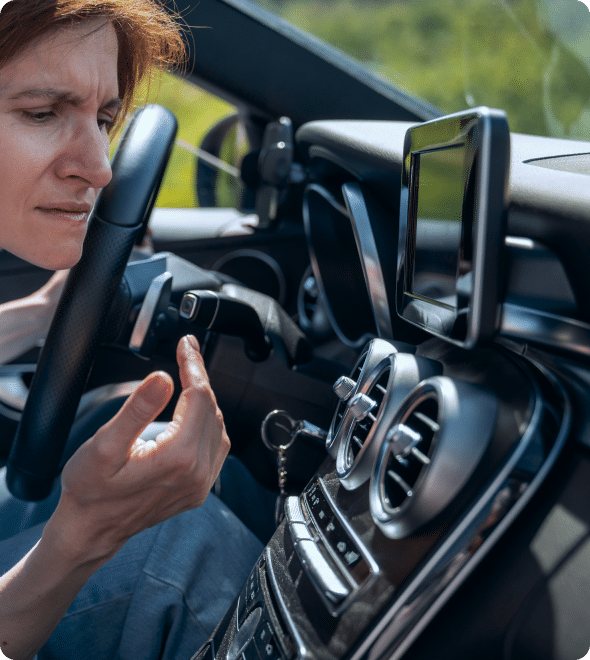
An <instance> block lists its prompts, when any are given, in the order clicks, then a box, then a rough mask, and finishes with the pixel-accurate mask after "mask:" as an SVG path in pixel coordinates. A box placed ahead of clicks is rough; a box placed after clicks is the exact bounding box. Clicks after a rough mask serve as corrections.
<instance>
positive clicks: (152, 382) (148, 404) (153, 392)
mask: <svg viewBox="0 0 590 660" xmlns="http://www.w3.org/2000/svg"><path fill="white" fill-rule="evenodd" d="M169 379H170V377H169V376H167V374H166V375H164V374H163V373H162V374H160V373H158V372H156V373H153V374H150V375H149V376H148V377H147V379H146V380H145V381H144V382H143V383H142V385H141V387H140V391H139V392H138V394H139V396H138V397H137V400H138V401H141V403H140V405H141V404H144V405H145V411H146V412H148V410H149V409H152V408H154V407H157V406H161V405H162V400H163V399H164V398H165V397H167V396H168V395H169V392H170V380H169Z"/></svg>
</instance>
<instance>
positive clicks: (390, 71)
mask: <svg viewBox="0 0 590 660" xmlns="http://www.w3.org/2000/svg"><path fill="white" fill-rule="evenodd" d="M260 4H262V5H264V6H266V7H267V8H268V9H270V10H272V11H274V12H276V13H278V14H279V15H281V16H282V17H283V18H285V19H286V20H287V21H289V22H291V23H293V24H295V25H297V26H299V27H300V28H302V29H303V30H305V31H307V32H310V33H311V34H314V35H315V36H317V37H319V38H320V39H323V40H324V41H327V42H328V43H331V44H333V45H334V46H336V47H337V48H339V49H341V50H343V51H344V52H346V53H348V54H349V55H351V56H352V57H354V58H356V59H358V60H360V61H361V62H363V63H365V64H366V65H367V66H368V67H369V68H370V69H372V70H373V71H375V72H376V73H378V74H380V75H382V76H384V77H386V78H388V79H389V80H391V81H392V82H393V83H394V84H396V85H398V86H399V87H402V88H404V89H405V90H407V91H408V92H409V93H410V94H412V95H414V96H419V97H422V98H424V99H426V100H428V101H430V102H431V103H433V104H434V105H436V106H438V107H439V108H441V109H442V110H443V111H445V112H455V111H458V110H463V109H465V108H467V107H470V106H477V105H488V106H491V107H497V108H502V109H504V110H505V111H506V112H507V114H508V120H509V124H510V128H511V130H513V131H517V132H523V133H534V134H540V135H557V136H560V137H572V138H585V139H590V74H589V71H590V15H589V14H588V11H587V9H586V8H585V7H584V6H583V5H582V3H580V2H578V1H577V0H568V1H567V2H565V3H564V2H561V1H558V0H282V1H281V2H279V1H277V0H260ZM138 98H139V99H140V100H143V101H144V100H145V99H146V98H147V99H148V100H149V101H155V102H158V103H161V104H162V105H164V106H166V107H168V108H170V109H171V110H172V111H173V112H174V113H175V115H176V116H177V118H178V120H179V125H180V129H179V135H178V137H179V139H181V140H185V141H186V142H188V143H189V144H191V145H199V143H200V142H201V140H202V137H203V135H204V134H205V132H206V131H207V130H208V129H209V128H211V127H212V126H213V125H214V124H215V123H216V122H217V121H219V119H221V118H222V117H224V116H226V115H227V114H229V113H231V112H233V110H234V109H233V108H232V107H231V106H230V105H228V104H227V103H225V102H223V101H221V100H219V99H217V98H215V97H213V96H211V95H209V94H207V93H205V92H204V91H202V90H200V89H198V88H196V87H194V86H193V85H190V84H189V83H187V82H185V81H182V80H179V79H177V78H175V77H174V76H172V75H169V74H165V75H164V76H163V78H162V79H161V81H160V82H159V83H154V84H153V85H152V86H151V89H150V90H149V93H148V92H147V90H146V89H145V88H144V89H142V90H140V92H139V95H138ZM244 150H245V146H244V141H243V139H242V140H241V139H240V138H239V136H235V135H232V136H228V139H227V140H226V143H225V144H224V148H223V154H222V156H223V157H224V158H226V159H229V160H230V161H231V162H233V164H235V163H236V162H239V158H240V157H241V155H243V153H244ZM194 176H195V156H194V155H193V154H191V153H189V152H188V151H186V150H183V149H182V148H181V147H178V146H177V147H176V148H175V149H174V152H173V155H172V158H171V162H170V165H169V168H168V171H167V174H166V176H165V179H164V182H163V185H162V190H161V192H160V195H159V197H158V201H157V204H158V205H159V206H177V207H193V206H196V199H195V193H194ZM218 196H219V202H220V204H222V205H235V204H237V202H238V200H239V196H240V189H239V186H237V185H236V182H235V180H234V179H232V177H230V176H228V175H227V174H225V173H220V177H219V192H218Z"/></svg>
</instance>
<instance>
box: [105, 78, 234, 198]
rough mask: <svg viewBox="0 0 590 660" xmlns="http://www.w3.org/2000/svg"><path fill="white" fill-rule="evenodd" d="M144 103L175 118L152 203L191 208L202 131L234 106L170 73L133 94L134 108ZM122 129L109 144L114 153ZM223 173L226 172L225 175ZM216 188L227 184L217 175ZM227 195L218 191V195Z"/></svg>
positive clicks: (232, 111)
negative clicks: (172, 144) (165, 162)
mask: <svg viewBox="0 0 590 660" xmlns="http://www.w3.org/2000/svg"><path fill="white" fill-rule="evenodd" d="M145 103H158V104H159V105H162V106H164V107H165V108H168V109H169V110H170V111H171V112H173V113H174V115H175V116H176V119H177V120H178V135H177V139H176V145H175V147H174V149H173V150H172V155H171V157H170V161H169V163H168V168H167V169H166V174H165V175H164V180H163V182H162V187H161V189H160V193H159V195H158V199H157V201H156V206H161V207H168V208H192V207H196V206H198V203H197V199H196V193H195V170H196V167H195V165H196V156H195V153H194V152H195V147H198V146H199V145H200V143H201V140H202V139H203V136H204V135H205V133H206V132H207V131H208V130H209V129H210V128H212V127H213V126H214V125H215V124H216V123H217V122H218V121H219V120H220V119H221V118H222V117H225V116H227V115H229V114H233V113H234V112H235V108H234V107H233V106H232V105H230V104H229V103H226V102H225V101H222V100H221V99H219V98H217V97H216V96H213V95H212V94H208V93H207V92H205V91H203V90H202V89H200V88H199V87H197V86H196V85H193V84H192V83H190V82H188V81H187V80H184V79H181V78H178V77H177V76H174V75H172V74H171V73H164V74H163V75H162V76H161V78H160V79H157V80H154V81H153V82H152V83H151V85H150V86H149V90H148V85H147V84H144V85H142V86H141V87H140V88H139V89H138V91H137V93H136V95H135V107H140V106H142V105H144V104H145ZM121 134H122V131H120V132H119V134H118V135H117V136H115V139H114V140H113V143H112V144H111V155H112V154H113V153H114V151H115V149H116V147H117V144H118V141H119V139H120V137H121ZM226 176H227V175H226ZM219 185H220V187H221V188H223V186H224V185H225V186H227V185H229V184H227V182H226V183H225V184H224V179H223V178H221V177H220V184H219ZM224 194H225V195H226V196H227V194H226V193H225V191H221V190H220V196H223V195H224Z"/></svg>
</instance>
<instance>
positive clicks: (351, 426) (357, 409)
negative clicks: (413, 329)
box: [336, 350, 441, 490]
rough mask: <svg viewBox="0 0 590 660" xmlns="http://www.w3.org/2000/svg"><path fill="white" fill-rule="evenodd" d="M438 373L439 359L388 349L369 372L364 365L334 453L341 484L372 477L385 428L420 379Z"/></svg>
mask: <svg viewBox="0 0 590 660" xmlns="http://www.w3.org/2000/svg"><path fill="white" fill-rule="evenodd" d="M440 373H441V366H440V364H439V363H438V362H435V361H433V360H429V359H427V358H423V357H416V356H415V355H411V354H409V353H396V352H395V351H391V350H390V352H389V353H388V354H387V355H385V356H383V358H382V359H381V360H379V361H378V362H377V363H376V364H375V365H374V366H373V369H372V370H371V371H369V370H368V369H366V368H365V370H364V372H363V379H362V383H361V384H360V386H359V387H357V391H356V392H357V393H356V394H355V395H354V396H353V397H352V398H351V399H350V402H349V404H348V407H347V409H346V411H345V413H346V416H347V418H348V422H349V423H348V424H347V425H346V427H345V428H344V424H343V431H344V430H345V431H346V433H345V434H344V433H343V438H342V441H341V442H340V444H339V446H338V452H337V455H336V471H337V473H338V476H339V478H340V481H341V483H342V485H343V486H344V487H345V488H347V489H349V490H353V489H354V488H358V487H359V486H360V485H361V484H363V483H365V482H366V481H367V480H368V479H369V477H370V476H371V471H372V469H373V465H374V463H375V460H376V458H377V455H378V453H379V448H380V446H381V444H382V443H383V441H384V439H385V436H386V434H387V430H388V429H389V427H390V425H391V422H392V420H393V417H394V416H395V414H396V412H397V410H398V408H399V406H400V405H401V403H402V401H403V400H404V399H405V397H406V396H407V395H408V394H409V393H410V392H411V391H412V389H413V388H414V387H415V386H416V385H417V384H418V383H419V382H420V381H422V380H424V379H425V378H428V377H430V376H433V375H435V374H440Z"/></svg>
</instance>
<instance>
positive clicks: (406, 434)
mask: <svg viewBox="0 0 590 660" xmlns="http://www.w3.org/2000/svg"><path fill="white" fill-rule="evenodd" d="M387 437H388V439H389V442H391V451H392V452H393V453H394V454H395V457H396V458H397V459H399V458H400V457H401V458H406V456H409V455H410V454H411V453H412V449H414V447H415V446H416V445H417V444H418V443H419V442H420V441H421V440H422V436H421V435H420V434H419V433H418V432H417V431H414V429H412V428H410V427H409V426H407V425H406V424H396V426H394V427H393V428H392V429H391V431H390V432H389V433H388V435H387Z"/></svg>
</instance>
